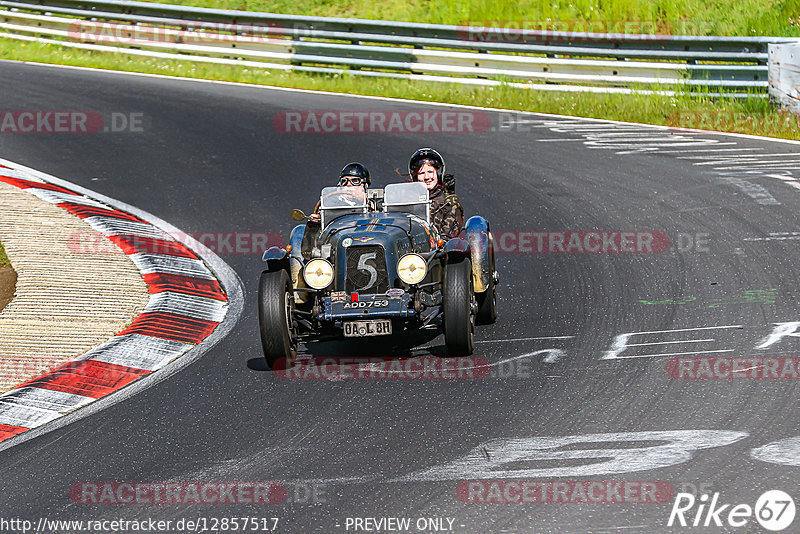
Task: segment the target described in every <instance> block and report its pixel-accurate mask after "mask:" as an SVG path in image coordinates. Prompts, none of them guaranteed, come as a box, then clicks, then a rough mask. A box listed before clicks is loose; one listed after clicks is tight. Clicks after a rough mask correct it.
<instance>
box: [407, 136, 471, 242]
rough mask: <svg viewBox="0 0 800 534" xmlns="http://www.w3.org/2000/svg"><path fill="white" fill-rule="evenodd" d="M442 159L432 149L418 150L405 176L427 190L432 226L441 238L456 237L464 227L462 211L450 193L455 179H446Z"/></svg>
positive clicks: (450, 177) (453, 187)
mask: <svg viewBox="0 0 800 534" xmlns="http://www.w3.org/2000/svg"><path fill="white" fill-rule="evenodd" d="M444 171H445V166H444V158H442V155H441V154H439V153H438V152H437V151H435V150H434V149H432V148H420V149H419V150H417V151H416V152H414V154H412V155H411V159H410V160H409V161H408V174H409V176H410V177H411V179H412V180H413V181H416V182H422V183H424V184H425V187H427V188H428V197H429V198H430V200H431V224H432V225H433V226H435V227H436V229H437V230H438V231H439V234H440V235H441V236H442V238H444V239H445V240H447V239H452V238H454V237H457V236H458V234H459V232H461V229H462V228H463V227H464V208H463V207H462V206H461V203H460V202H459V201H458V200H457V198H458V197H456V196H455V195H454V194H453V193H454V192H455V179H454V178H453V176H452V175H445V173H444Z"/></svg>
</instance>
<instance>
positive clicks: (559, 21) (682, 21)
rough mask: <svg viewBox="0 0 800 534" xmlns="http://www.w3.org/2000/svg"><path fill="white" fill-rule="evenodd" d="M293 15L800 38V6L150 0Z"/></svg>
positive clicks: (593, 0)
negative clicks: (799, 20)
mask: <svg viewBox="0 0 800 534" xmlns="http://www.w3.org/2000/svg"><path fill="white" fill-rule="evenodd" d="M151 1H158V2H161V3H168V4H180V5H187V6H200V7H212V8H219V9H241V10H248V11H265V12H271V13H285V14H292V15H317V16H324V17H355V18H361V19H380V20H394V21H411V22H422V23H429V24H453V25H466V24H469V25H482V26H497V27H501V28H514V27H524V28H529V29H533V30H554V31H575V32H580V31H596V32H601V33H652V32H657V33H661V34H671V35H740V36H748V35H749V36H753V35H773V36H788V37H798V36H800V22H798V16H800V6H798V3H797V0H738V1H736V2H720V1H719V0H570V1H569V2H567V1H563V0H562V1H558V0H519V1H515V2H510V1H500V2H487V1H486V0H458V1H455V0H446V1H443V2H433V1H431V0H417V1H415V2H406V1H403V0H384V1H382V2H374V1H373V0H337V1H336V2H331V1H330V0H301V1H299V2H298V1H296V0H151Z"/></svg>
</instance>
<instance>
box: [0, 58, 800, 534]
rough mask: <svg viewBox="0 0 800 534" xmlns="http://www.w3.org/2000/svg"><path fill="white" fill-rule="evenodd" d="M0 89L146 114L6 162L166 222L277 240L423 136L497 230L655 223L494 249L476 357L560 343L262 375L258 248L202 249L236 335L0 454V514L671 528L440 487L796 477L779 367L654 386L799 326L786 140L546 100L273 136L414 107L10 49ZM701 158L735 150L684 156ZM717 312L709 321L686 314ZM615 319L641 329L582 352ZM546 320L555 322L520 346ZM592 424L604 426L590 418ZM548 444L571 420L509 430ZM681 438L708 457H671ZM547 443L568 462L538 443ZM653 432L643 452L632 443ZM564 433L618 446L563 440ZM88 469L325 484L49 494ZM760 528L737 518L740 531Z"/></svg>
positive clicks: (14, 99) (327, 525)
mask: <svg viewBox="0 0 800 534" xmlns="http://www.w3.org/2000/svg"><path fill="white" fill-rule="evenodd" d="M0 80H2V86H3V89H2V93H1V94H0V109H3V110H66V109H69V110H95V111H99V112H101V113H103V114H104V115H109V114H111V113H112V112H117V113H120V112H121V113H143V114H144V117H145V123H144V124H145V126H144V129H143V131H142V132H125V133H105V134H95V135H69V134H44V135H37V134H5V133H4V134H2V135H0V155H2V156H3V157H5V158H8V159H10V160H13V161H17V162H19V163H22V164H24V165H28V166H30V167H33V168H36V169H39V170H42V171H44V172H47V173H50V174H53V175H55V176H59V177H61V178H64V179H67V180H70V181H72V182H74V183H77V184H80V185H82V186H85V187H88V188H90V189H93V190H95V191H98V192H100V193H103V194H105V195H108V196H110V197H113V198H116V199H119V200H121V201H124V202H126V203H129V204H132V205H134V206H137V207H139V208H141V209H143V210H145V211H148V212H150V213H153V214H154V215H156V216H158V217H160V218H162V219H164V220H166V221H168V222H170V223H172V224H173V225H175V226H176V227H178V228H180V229H182V230H185V231H187V232H192V233H194V232H199V233H202V232H215V233H219V232H243V233H246V232H265V231H269V232H279V233H281V234H282V235H287V234H288V231H289V230H290V229H291V227H292V224H293V222H292V221H291V220H290V219H289V217H288V212H289V210H290V209H292V208H295V207H300V208H303V209H309V208H310V207H311V206H313V204H314V202H315V200H316V196H317V194H318V191H319V189H320V188H321V187H323V186H327V185H331V184H332V183H333V182H334V181H335V178H336V176H337V173H338V170H339V169H340V168H341V167H342V166H343V165H344V164H345V163H347V162H349V161H351V160H359V161H362V162H364V163H365V164H366V165H367V166H368V167H369V168H370V170H371V172H372V175H373V183H374V184H375V185H383V184H385V183H388V182H391V181H396V178H395V177H394V176H395V175H394V169H395V168H396V167H400V168H402V167H403V166H404V164H405V161H406V158H407V157H408V155H409V154H411V152H412V151H413V150H414V149H416V148H417V147H419V146H426V145H430V146H435V147H437V148H440V149H441V151H442V152H443V153H444V155H445V158H446V159H447V162H448V170H449V171H451V172H454V173H455V174H456V176H457V177H458V179H459V182H458V192H459V194H460V196H461V198H462V201H463V205H464V208H465V210H466V212H467V214H468V215H470V214H483V215H485V216H486V217H487V218H489V220H490V221H491V224H492V227H493V229H494V230H495V232H496V233H497V232H500V231H540V230H547V231H552V232H558V231H590V230H607V231H628V230H639V231H654V232H664V233H665V234H666V235H668V236H669V237H670V240H671V244H670V246H669V248H668V249H667V250H665V251H663V252H660V253H652V254H647V253H636V254H613V253H607V254H581V253H563V254H561V253H541V254H539V253H526V252H518V253H501V254H499V255H498V269H499V271H500V273H501V277H502V285H501V288H500V297H499V312H500V318H499V320H498V322H497V323H496V324H495V325H492V326H484V327H480V328H479V330H478V333H477V340H478V345H477V350H476V353H475V356H477V357H480V358H485V359H486V360H487V361H488V362H491V363H493V364H497V363H498V362H502V361H505V360H508V359H510V358H515V357H518V356H522V355H525V354H530V353H532V352H537V351H541V350H544V349H559V351H560V352H555V351H550V352H546V353H539V354H534V355H531V356H525V357H523V358H519V359H516V360H514V361H513V362H509V363H505V364H500V365H495V366H494V367H492V374H491V375H490V376H487V377H485V378H482V379H476V380H379V379H364V380H346V379H345V380H299V379H296V380H285V379H279V378H277V377H275V376H274V375H273V374H272V373H270V372H269V371H266V370H265V369H264V366H263V365H262V363H261V361H262V360H261V354H260V350H261V349H260V344H259V338H258V330H257V317H256V288H257V280H258V275H259V273H260V271H261V268H262V266H261V262H260V257H259V254H258V253H256V252H250V253H240V254H225V253H224V252H218V253H219V254H220V256H221V257H222V258H223V259H224V260H225V261H226V262H228V263H229V265H231V266H232V267H233V268H234V269H235V270H236V272H237V273H238V274H239V276H240V277H241V278H242V280H243V281H244V284H245V308H244V313H243V315H242V317H241V319H240V320H239V322H238V324H237V325H236V327H235V328H234V329H233V330H232V332H231V333H230V334H229V335H228V336H227V337H226V338H225V339H224V340H222V341H221V342H220V343H219V344H218V345H217V346H215V347H214V348H213V349H212V350H210V351H209V352H208V353H206V354H205V355H204V356H203V357H202V358H201V359H200V360H198V361H197V362H196V363H194V364H192V365H190V366H189V367H187V368H185V369H183V370H182V371H181V372H179V373H176V374H175V375H173V376H171V377H170V378H168V379H167V380H165V381H163V382H160V383H158V384H156V385H154V386H153V387H151V388H149V389H147V390H145V391H143V392H141V393H139V394H137V395H135V396H133V397H132V398H129V399H127V400H126V401H125V402H122V403H118V404H115V405H113V406H111V407H109V408H107V409H105V410H103V411H101V412H99V413H95V414H93V415H91V416H89V417H86V418H83V419H81V420H79V421H77V422H75V423H73V424H70V425H68V426H66V427H63V428H59V429H57V430H54V431H52V432H49V433H46V434H44V435H41V436H39V437H36V438H34V439H31V440H29V441H25V442H23V443H21V444H19V445H17V446H15V447H11V448H9V449H7V450H4V451H2V453H0V472H2V474H3V475H2V480H3V482H2V492H0V516H2V518H24V519H30V520H32V521H36V520H38V519H39V518H47V519H48V520H53V519H63V520H68V519H74V520H81V519H83V520H89V519H92V520H97V519H120V518H121V519H146V518H156V519H164V520H177V519H180V518H189V519H196V518H199V517H206V518H214V517H216V518H223V517H233V516H256V517H278V518H279V524H278V528H277V531H280V532H346V531H349V532H354V531H355V530H354V529H353V527H351V528H350V529H349V530H346V524H347V523H346V520H347V518H348V517H351V518H352V517H360V518H364V517H376V518H380V517H410V518H413V520H416V519H417V518H427V517H443V518H450V519H453V523H452V531H453V532H470V533H473V532H474V533H483V532H666V531H672V530H673V529H669V528H667V526H666V524H667V519H668V517H669V514H670V510H671V508H672V499H670V500H668V501H667V502H664V503H660V504H658V503H625V504H621V503H590V504H586V503H559V504H539V503H536V504H469V503H464V502H461V501H459V499H458V497H457V493H456V489H457V487H458V484H459V483H460V482H462V481H465V480H475V479H494V480H501V479H514V480H529V481H660V482H666V483H668V484H670V485H671V486H672V487H673V488H674V489H675V491H680V490H681V489H687V488H691V487H697V488H701V487H703V488H705V489H706V490H707V492H708V493H713V492H719V493H720V496H719V500H720V502H723V503H731V504H739V503H746V504H750V505H751V506H752V505H754V504H755V502H756V500H757V499H758V497H759V495H761V494H762V493H763V492H764V491H766V490H770V489H782V490H784V491H787V492H789V493H790V494H792V493H794V495H793V496H794V497H795V499H797V498H798V497H799V496H800V494H798V493H797V488H798V486H799V485H800V465H799V462H800V452H799V451H800V447H798V443H797V440H794V441H792V440H790V439H788V438H793V437H795V436H798V435H799V434H800V413H798V411H797V409H796V408H797V399H798V397H800V395H799V394H800V387H798V382H797V380H791V379H783V380H781V379H772V380H754V379H738V380H676V379H672V378H670V376H669V375H668V374H667V372H666V365H667V361H668V360H669V359H670V356H664V354H673V353H685V352H695V353H700V355H703V354H706V353H707V355H708V356H742V357H745V356H753V355H770V356H800V354H798V352H800V339H797V338H796V337H792V336H784V337H780V336H778V337H773V338H772V341H773V342H772V343H770V344H769V345H768V346H767V347H765V348H762V349H757V348H756V346H757V345H759V344H763V343H764V340H765V339H768V336H769V334H770V332H772V331H773V329H774V328H775V323H787V322H792V321H800V310H799V309H798V305H797V302H798V296H800V295H799V294H798V289H797V283H796V281H797V280H798V278H800V267H799V266H800V262H798V259H800V253H798V251H797V247H796V246H795V240H794V239H792V237H793V234H791V232H793V231H795V230H798V226H800V220H798V207H800V190H798V188H797V187H795V186H794V185H792V184H793V183H796V182H794V181H793V177H792V172H794V173H795V174H797V172H798V171H797V169H799V168H800V164H798V162H797V161H798V160H800V147H798V146H797V145H791V144H781V143H774V142H767V141H762V140H755V139H744V138H732V137H728V136H721V135H715V134H695V133H680V132H670V131H661V132H651V130H649V129H645V128H632V129H631V128H626V127H621V126H614V125H610V124H607V123H596V122H591V121H574V120H569V119H563V118H548V117H545V116H528V117H527V118H526V120H527V121H530V122H528V123H526V124H517V125H515V126H514V127H513V128H500V127H499V124H500V123H499V120H500V119H499V116H498V115H497V114H495V113H492V114H491V116H492V121H493V124H494V128H493V129H489V130H487V131H485V132H482V133H473V134H464V133H461V134H459V133H448V134H441V133H440V134H429V135H426V134H411V133H400V134H387V133H372V134H325V135H322V134H313V133H310V134H291V135H289V134H284V133H280V132H278V131H276V130H275V129H274V127H273V122H272V121H273V117H274V116H275V115H276V113H278V112H281V111H286V110H377V111H397V110H401V111H402V110H416V111H419V110H423V109H428V108H425V107H424V106H421V105H420V104H414V103H400V102H388V101H378V100H366V99H355V98H348V97H340V96H332V95H319V94H308V93H301V92H287V91H278V90H265V89H258V88H246V87H233V86H224V85H213V84H204V83H196V82H189V81H170V80H164V79H155V78H147V77H132V76H124V75H120V74H113V73H101V72H88V71H79V70H68V69H56V68H49V67H44V66H34V65H21V64H14V63H7V62H4V63H0ZM430 109H440V110H441V108H430ZM506 120H508V119H507V118H506ZM704 140H705V141H704ZM644 148H647V149H648V150H642V149H644ZM792 154H796V155H797V156H796V157H794V156H792ZM708 155H727V156H728V157H729V159H727V160H726V161H723V162H719V161H716V162H715V161H713V160H704V159H689V158H694V157H701V158H702V157H704V156H708ZM747 155H751V156H752V155H756V157H755V158H754V159H753V158H750V159H748V158H747V157H745V156H747ZM709 162H710V163H709ZM776 162H777V163H776ZM699 163H704V164H702V165H700V164H699ZM774 233H783V234H774ZM687 236H690V237H691V239H690V237H687ZM698 236H699V237H700V240H701V246H700V247H698V246H697V244H696V241H697V237H698ZM681 241H682V242H681ZM689 241H691V242H692V244H691V246H689V244H688V243H689ZM534 242H535V241H534ZM643 301H644V302H643ZM715 326H726V327H730V328H722V329H706V330H695V329H698V328H704V327H715ZM785 328H788V330H785V331H786V332H790V331H793V330H792V327H785ZM673 330H678V332H673ZM645 332H656V333H650V334H647V333H645ZM625 333H639V334H638V335H633V336H628V338H626V339H627V341H626V344H627V345H629V346H627V347H625V348H624V350H623V351H621V352H619V353H617V354H616V355H617V356H618V357H617V358H615V359H603V358H604V356H608V355H609V351H611V352H612V354H613V346H614V342H615V339H616V340H617V341H618V342H619V338H617V336H619V335H621V334H625ZM541 337H553V338H558V339H530V338H541ZM709 339H713V341H703V340H709ZM418 341H419V346H416V347H412V350H411V352H412V353H413V354H415V355H421V354H431V355H434V356H440V355H442V354H443V352H444V349H443V338H442V337H441V336H439V337H433V338H432V336H429V337H428V338H423V339H419V340H418ZM668 341H671V342H672V343H666V342H668ZM648 343H649V345H648ZM633 344H636V345H637V346H635V347H634V346H632V345H633ZM619 346H620V345H619V343H617V347H619ZM408 350H409V348H408V347H406V353H408ZM715 350H725V351H730V352H719V353H715V352H709V351H715ZM387 352H388V353H389V354H401V355H402V354H403V352H402V351H401V350H399V349H397V348H395V349H391V348H387V347H386V346H385V345H382V344H381V345H364V344H345V343H327V344H314V345H313V346H309V347H307V348H306V350H305V352H304V356H315V357H322V356H326V355H331V354H336V355H345V356H348V355H361V356H364V355H382V356H383V355H388V354H387ZM546 356H549V358H545V357H546ZM634 356H639V357H634ZM545 359H548V360H549V361H545ZM522 362H525V363H524V364H523V363H522ZM709 431H720V432H717V433H713V432H709ZM608 433H614V434H620V435H617V436H591V435H592V434H608ZM654 433H667V434H654ZM564 436H583V437H580V438H576V439H573V440H572V441H577V442H579V443H572V444H569V443H566V442H555V441H552V440H550V441H548V440H547V439H545V440H539V441H533V440H531V438H548V437H552V438H558V437H564ZM503 440H506V441H503ZM508 440H517V441H508ZM676 440H678V441H680V440H688V441H689V442H692V443H694V444H695V445H697V443H699V441H698V440H705V446H706V447H707V448H702V449H700V450H689V451H687V449H691V448H693V446H691V445H677V446H673V447H672V448H669V445H670V444H673V445H674V443H675V442H676ZM782 440H783V441H782ZM779 441H780V443H776V444H774V445H771V446H769V447H767V448H762V447H764V446H765V445H768V444H771V443H774V442H779ZM685 442H686V441H684V443H685ZM665 446H667V448H666V449H664V447H665ZM548 447H550V448H551V450H555V451H572V454H573V456H575V457H573V458H571V459H563V458H562V459H558V458H554V457H548V456H547V455H546V454H543V453H542V452H541V451H542V450H543V449H545V448H548ZM554 447H557V448H555V449H553V448H554ZM654 447H662V448H661V449H657V451H661V453H660V454H656V455H653V454H648V451H647V449H650V450H651V452H652V449H653V448H654ZM534 448H538V449H539V453H537V452H536V451H533V452H531V451H532V449H534ZM586 449H612V450H611V451H606V452H601V453H597V454H594V456H595V458H593V459H585V458H584V457H585V456H587V455H591V454H587V453H580V452H577V453H576V452H575V451H581V450H586ZM614 449H628V450H629V451H631V450H632V451H633V452H632V453H631V452H629V453H627V456H625V453H620V452H619V451H618V450H617V451H615V450H614ZM476 451H478V452H477V453H476ZM515 454H516V456H515ZM621 455H622V460H621V461H618V462H612V461H611V460H609V458H613V457H619V456H621ZM597 456H599V458H598V457H597ZM654 456H657V457H658V458H657V459H653V458H652V457H654ZM464 458H467V459H466V460H464V462H462V464H463V465H462V467H459V465H460V464H458V462H457V461H458V460H459V459H464ZM582 458H583V459H582ZM609 462H611V463H609ZM659 462H660V463H659ZM612 464H613V468H612V467H609V466H610V465H612ZM447 466H449V467H447ZM587 466H588V467H587ZM570 469H572V470H570ZM582 469H583V470H582ZM526 470H528V471H526ZM84 481H108V482H111V481H117V482H121V481H128V482H159V481H185V482H193V481H218V482H221V481H282V482H284V483H286V484H287V487H288V488H290V490H292V489H297V488H300V490H301V491H300V493H302V492H304V491H305V490H306V489H307V488H308V487H310V485H312V484H317V485H318V487H319V488H322V491H323V492H324V494H323V495H322V496H318V497H317V498H316V499H315V498H309V499H306V498H305V496H304V495H300V496H299V497H298V496H296V495H293V494H292V493H293V492H292V491H290V496H289V499H287V501H286V502H284V503H282V504H275V505H267V506H263V505H261V506H256V505H247V504H240V505H229V504H227V505H220V504H217V505H198V504H194V503H188V504H180V505H174V504H172V505H148V504H138V505H107V504H104V505H87V504H78V503H75V502H73V501H72V500H71V499H70V496H69V488H70V487H71V486H72V485H73V484H76V483H80V482H84ZM303 501H305V502H303ZM693 517H694V515H693V513H692V515H691V516H690V515H687V518H688V519H691V518H693ZM723 519H724V515H723ZM798 521H800V519H797V520H796V521H795V524H794V525H793V527H792V528H794V529H795V530H794V531H795V532H796V531H797V530H796V529H797V528H800V527H797V525H798V524H800V523H798ZM445 525H447V522H445ZM758 528H759V527H758V525H757V524H756V522H755V520H751V521H750V522H749V523H748V524H747V526H744V527H742V528H740V529H739V531H747V532H754V531H758ZM53 530H54V529H53ZM674 530H675V531H682V530H686V529H680V528H676V529H674ZM700 530H702V531H704V532H717V531H732V530H733V529H732V528H731V527H729V526H725V527H723V528H713V527H709V528H705V529H700ZM387 531H388V530H381V532H387ZM410 531H412V532H419V531H426V532H427V531H431V530H414V529H411V530H410ZM789 531H792V529H791V528H790V529H789ZM361 532H364V530H361Z"/></svg>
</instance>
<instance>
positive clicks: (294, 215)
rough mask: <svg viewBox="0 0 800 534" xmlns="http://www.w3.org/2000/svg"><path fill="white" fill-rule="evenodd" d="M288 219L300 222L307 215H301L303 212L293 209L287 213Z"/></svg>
mask: <svg viewBox="0 0 800 534" xmlns="http://www.w3.org/2000/svg"><path fill="white" fill-rule="evenodd" d="M289 217H291V218H292V219H294V220H295V221H302V220H304V219H305V218H306V217H307V215H306V214H305V213H303V210H296V209H295V210H292V211H290V212H289Z"/></svg>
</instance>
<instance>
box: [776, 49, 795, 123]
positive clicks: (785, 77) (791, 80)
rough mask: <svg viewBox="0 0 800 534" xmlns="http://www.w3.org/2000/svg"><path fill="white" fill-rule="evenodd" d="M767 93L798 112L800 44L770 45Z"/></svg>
mask: <svg viewBox="0 0 800 534" xmlns="http://www.w3.org/2000/svg"><path fill="white" fill-rule="evenodd" d="M769 95H770V98H771V99H772V100H774V101H775V102H778V103H780V104H781V105H783V106H786V107H787V108H789V109H790V110H792V111H793V112H795V113H799V114H800V44H775V45H770V47H769Z"/></svg>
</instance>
